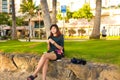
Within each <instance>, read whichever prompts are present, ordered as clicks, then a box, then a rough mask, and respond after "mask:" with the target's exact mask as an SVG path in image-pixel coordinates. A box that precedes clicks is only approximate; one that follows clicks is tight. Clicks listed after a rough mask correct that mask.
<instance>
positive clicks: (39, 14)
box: [37, 10, 41, 38]
mask: <svg viewBox="0 0 120 80" xmlns="http://www.w3.org/2000/svg"><path fill="white" fill-rule="evenodd" d="M37 14H38V21H39V23H38V26H39V38H41V30H40V26H41V25H40V21H41V11H40V10H38V12H37Z"/></svg>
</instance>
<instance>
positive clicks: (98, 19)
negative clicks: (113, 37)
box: [90, 0, 102, 39]
mask: <svg viewBox="0 0 120 80" xmlns="http://www.w3.org/2000/svg"><path fill="white" fill-rule="evenodd" d="M101 5H102V0H96V14H95V19H94V27H93V31H92V34H91V36H90V39H100V22H101Z"/></svg>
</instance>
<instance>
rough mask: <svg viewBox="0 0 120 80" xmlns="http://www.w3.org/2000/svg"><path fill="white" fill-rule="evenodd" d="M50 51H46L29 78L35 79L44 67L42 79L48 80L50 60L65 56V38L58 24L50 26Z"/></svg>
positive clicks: (48, 42)
mask: <svg viewBox="0 0 120 80" xmlns="http://www.w3.org/2000/svg"><path fill="white" fill-rule="evenodd" d="M47 44H48V51H47V53H44V54H43V55H42V56H41V58H40V60H39V62H38V65H37V68H36V69H35V71H34V72H33V74H32V75H30V76H28V78H27V80H34V79H35V78H36V77H37V74H38V72H39V71H40V70H41V69H42V80H46V73H47V69H48V62H49V61H50V60H57V59H61V58H62V57H63V56H64V50H63V49H64V38H63V35H62V34H61V32H60V30H59V28H58V26H57V25H56V24H53V25H51V27H50V36H49V37H48V40H47Z"/></svg>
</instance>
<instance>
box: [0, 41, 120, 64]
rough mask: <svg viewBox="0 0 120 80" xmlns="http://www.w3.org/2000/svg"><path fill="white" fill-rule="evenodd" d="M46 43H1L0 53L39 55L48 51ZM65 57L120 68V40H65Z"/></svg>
mask: <svg viewBox="0 0 120 80" xmlns="http://www.w3.org/2000/svg"><path fill="white" fill-rule="evenodd" d="M46 47H47V44H46V42H20V41H7V42H0V52H5V53H6V54H7V53H15V54H28V53H29V54H39V55H41V54H42V53H43V52H45V51H46V50H47V49H46ZM65 57H67V58H72V57H76V58H84V59H86V60H87V61H92V62H100V63H110V64H115V65H119V66H120V40H87V41H74V40H73V41H72V40H65Z"/></svg>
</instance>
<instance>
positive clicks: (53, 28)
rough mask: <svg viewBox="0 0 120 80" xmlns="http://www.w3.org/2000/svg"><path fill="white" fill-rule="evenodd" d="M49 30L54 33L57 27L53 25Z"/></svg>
mask: <svg viewBox="0 0 120 80" xmlns="http://www.w3.org/2000/svg"><path fill="white" fill-rule="evenodd" d="M51 32H52V34H56V32H57V29H56V27H55V26H53V27H52V28H51Z"/></svg>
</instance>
